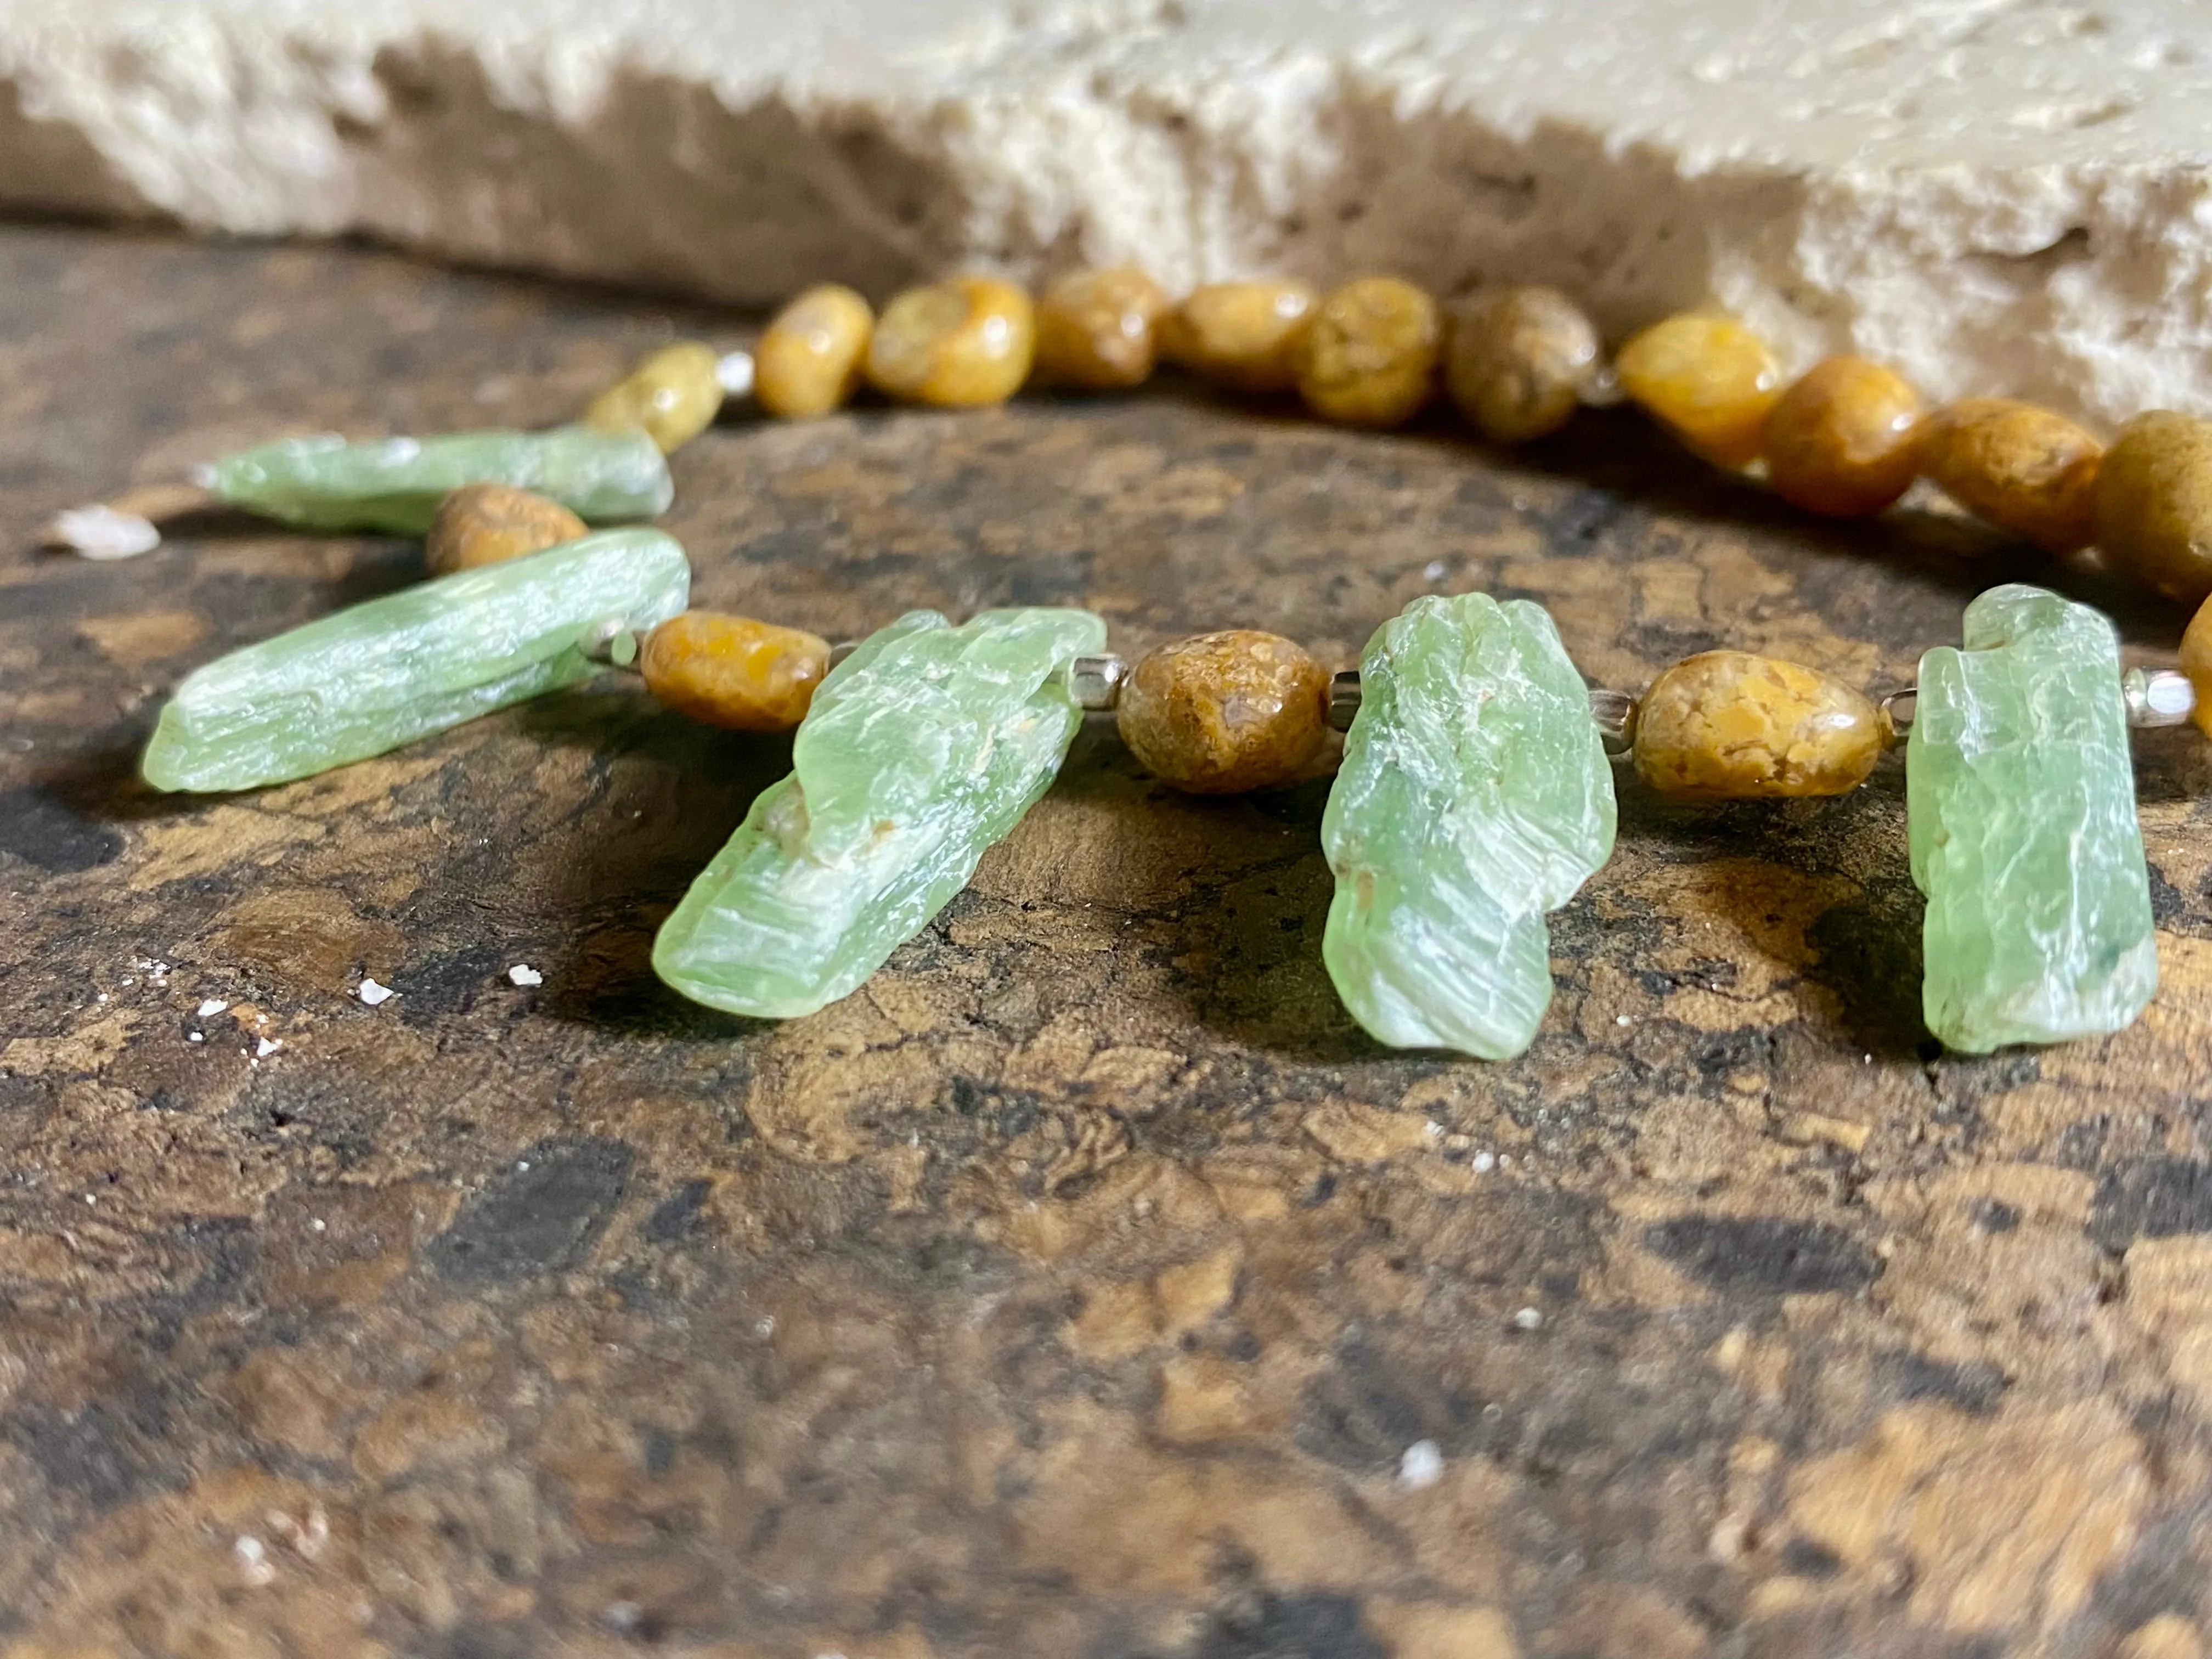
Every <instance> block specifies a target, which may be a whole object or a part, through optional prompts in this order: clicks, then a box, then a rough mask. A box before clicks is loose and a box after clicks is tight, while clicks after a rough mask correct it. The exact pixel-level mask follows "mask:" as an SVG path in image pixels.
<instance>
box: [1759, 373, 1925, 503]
mask: <svg viewBox="0 0 2212 1659" xmlns="http://www.w3.org/2000/svg"><path fill="white" fill-rule="evenodd" d="M1919 423H1920V394H1919V393H1918V392H1915V391H1914V390H1913V389H1912V386H1911V383H1910V382H1909V381H1907V380H1905V377H1904V376H1903V375H1901V374H1895V373H1893V371H1891V370H1889V369H1887V368H1883V367H1882V366H1881V364H1880V363H1870V362H1868V361H1867V360H1866V359H1865V358H1863V357H1830V358H1828V359H1827V360H1826V362H1819V363H1815V364H1814V366H1813V367H1812V368H1810V369H1808V370H1807V371H1806V373H1805V374H1804V375H1803V377H1802V378H1801V379H1800V380H1798V382H1797V384H1796V385H1795V386H1791V387H1790V390H1789V391H1787V392H1784V393H1783V394H1782V398H1781V401H1780V402H1778V403H1777V404H1775V405H1774V409H1773V410H1772V412H1771V413H1770V414H1769V415H1768V416H1767V417H1766V438H1765V445H1766V477H1767V482H1768V483H1771V484H1772V485H1773V486H1774V493H1775V494H1776V495H1779V496H1781V497H1782V499H1783V500H1784V501H1787V502H1789V503H1790V506H1792V507H1803V508H1804V509H1805V511H1807V512H1808V513H1825V514H1826V515H1827V516H1829V517H1831V518H1838V519H1863V518H1866V517H1868V516H1869V515H1870V514H1873V513H1879V512H1881V510H1882V508H1884V507H1887V506H1888V505H1889V504H1890V503H1891V502H1893V501H1895V500H1896V499H1897V498H1898V497H1899V495H1903V494H1905V490H1906V489H1909V488H1911V483H1912V480H1913V478H1914V477H1915V476H1916V475H1917V473H1918V472H1919V471H1920V458H1919V454H1918V452H1917V448H1916V447H1915V445H1914V442H1913V428H1915V427H1917V425H1918V424H1919Z"/></svg>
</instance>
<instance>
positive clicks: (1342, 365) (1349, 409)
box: [1297, 276, 1444, 427]
mask: <svg viewBox="0 0 2212 1659" xmlns="http://www.w3.org/2000/svg"><path fill="white" fill-rule="evenodd" d="M1443 343H1444V327H1443V313H1442V312H1441V311H1439V310H1438V309H1437V302H1436V301H1434V300H1432V299H1431V298H1430V297H1429V296H1428V295H1426V294H1425V293H1423V292H1422V291H1421V290H1420V289H1418V288H1415V287H1414V286H1413V284H1412V283H1404V282H1401V281H1399V280H1398V278H1396V277H1395V276H1365V277H1362V278H1361V279H1360V280H1359V281H1358V282H1356V283H1346V284H1345V285H1344V286H1343V287H1342V288H1340V289H1337V290H1336V291H1335V292H1334V294H1331V295H1329V296H1328V298H1327V299H1325V300H1323V301H1322V302H1321V308H1320V309H1319V310H1318V311H1316V313H1314V319H1313V325H1312V326H1311V327H1310V328H1308V329H1307V330H1306V331H1305V334H1304V337H1303V338H1302V339H1301V340H1300V341H1299V343H1298V350H1297V371H1298V395H1299V396H1300V397H1302V398H1304V399H1305V402H1306V407H1307V408H1308V409H1310V410H1313V412H1314V413H1315V414H1316V415H1318V416H1321V418H1322V419H1323V420H1324V421H1334V422H1337V423H1338V424H1339V425H1340V426H1371V427H1390V426H1403V425H1404V424H1405V423H1406V422H1407V421H1410V420H1412V419H1413V416H1416V415H1418V414H1419V413H1420V412H1421V406H1422V405H1423V404H1426V403H1427V402H1428V401H1429V398H1430V397H1431V395H1432V394H1433V393H1434V392H1435V391H1436V380H1437V361H1438V360H1439V359H1440V358H1441V357H1442V356H1443Z"/></svg>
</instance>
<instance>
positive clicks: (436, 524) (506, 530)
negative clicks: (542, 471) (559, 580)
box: [422, 483, 589, 576]
mask: <svg viewBox="0 0 2212 1659" xmlns="http://www.w3.org/2000/svg"><path fill="white" fill-rule="evenodd" d="M588 528H589V527H588V526H586V524H585V523H584V521H583V520H581V519H580V518H578V517H577V516H576V515H575V514H574V513H571V512H570V511H569V510H568V508H567V507H563V506H562V505H561V503H560V502H558V501H547V500H546V499H545V497H544V496H543V495H532V494H531V493H530V492H529V491H528V490H526V489H515V488H513V486H512V485H510V484H501V483H475V484H463V485H462V486H461V487H460V488H459V489H456V490H455V491H453V494H452V495H448V496H447V497H446V499H445V500H444V501H441V502H439V503H438V516H437V517H436V518H435V519H433V520H430V533H429V535H428V538H425V540H424V542H423V544H422V556H423V562H424V563H426V564H427V565H428V566H429V568H430V574H432V575H434V576H445V575H450V574H452V573H453V572H454V571H456V570H473V569H475V568H477V566H478V565H484V564H504V563H505V562H507V560H509V559H519V558H520V557H522V556H523V555H525V554H526V553H542V552H544V550H546V549H547V548H549V547H558V546H560V545H561V544H562V543H563V542H573V541H574V540H575V539H576V538H578V537H579V536H582V535H585V534H586V533H588Z"/></svg>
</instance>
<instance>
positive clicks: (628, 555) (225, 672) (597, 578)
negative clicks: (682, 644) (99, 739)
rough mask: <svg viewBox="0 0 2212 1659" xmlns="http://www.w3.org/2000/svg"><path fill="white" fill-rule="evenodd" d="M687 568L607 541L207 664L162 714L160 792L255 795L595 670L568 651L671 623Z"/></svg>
mask: <svg viewBox="0 0 2212 1659" xmlns="http://www.w3.org/2000/svg"><path fill="white" fill-rule="evenodd" d="M690 586H691V568H690V564H688V563H687V562H685V560H684V550H683V549H682V548H681V547H679V546H678V544H677V543H676V540H675V538H673V537H671V536H666V535H664V534H663V533H662V532H659V531H658V530H606V531H602V532H599V534H597V535H595V536H586V537H584V538H582V539H581V540H580V541H573V542H569V543H568V544H566V545H564V546H561V547H554V548H548V549H547V550H545V551H544V552H543V553H532V554H531V555H530V556H528V557H526V558H520V559H510V560H508V561H507V562H506V563H504V564H492V565H484V566H483V567H481V568H477V569H474V570H462V571H457V572H455V573H454V574H453V575H450V576H441V577H439V578H438V579H437V580H435V581H427V582H422V583H419V584H418V585H416V586H413V587H410V588H406V589H404V590H402V591H401V592H397V593H393V594H390V595H387V596H386V598H384V599H371V600H369V601H368V603H367V604H365V605H354V606H353V607H351V608H350V609H349V610H345V611H338V612H337V614H335V615H333V616H329V617H323V618H322V619H321V620H320V621H319V622H311V623H307V625H306V626H305V627H302V628H295V629H292V631H291V632H290V633H289V634H280V635H277V636H276V638H275V639H273V640H264V641H262V642H261V643H260V644H259V645H249V646H247V647H246V648H245V649H244V650H242V651H234V652H232V653H230V654H229V655H228V656H227V657H222V658H218V659H216V660H215V661H214V662H211V663H210V664H209V665H207V666H206V667H204V668H202V669H199V670H197V671H195V672H193V673H191V674H190V675H188V676H186V677H185V683H184V684H182V685H180V686H179V687H178V688H177V695H176V696H173V697H172V698H171V699H170V700H169V704H168V707H167V708H164V709H163V710H162V711H161V722H160V724H159V725H157V726H155V728H154V738H153V741H152V742H151V743H149V744H147V745H146V757H145V759H144V761H143V763H141V768H140V769H141V770H142V771H143V772H144V774H145V776H146V781H147V782H149V783H150V784H152V785H153V786H154V787H155V788H156V789H193V790H214V789H252V788H255V787H258V786H259V785H262V784H264V783H282V782H283V781H285V780H287V779H289V778H304V777H309V776H312V775H313V774H315V773H317V772H323V771H327V770H328V769H330V768H331V767H333V766H343V765H344V764H345V763H347V762H349V761H357V760H365V759H367V758H368V757H369V756H371V755H380V754H382V753H384V751H385V750H387V749H397V748H398V746H399V745H400V744H404V743H411V742H413V741H414V740H415V739H416V738H421V737H427V736H428V735H429V734H430V733H431V732H441V731H443V730H445V728H446V727H447V726H458V725H459V724H460V722H461V721H463V720H473V719H474V718H475V717H476V716H477V715H478V714H489V712H490V711H491V710H493V709H495V708H501V707H503V706H504V705H506V704H507V703H511V702H520V701H522V699H524V698H525V697H534V696H538V694H539V693H540V692H543V691H550V690H555V689H556V687H559V686H563V685H568V684H573V683H574V682H575V681H577V680H580V679H584V678H587V677H589V676H591V675H593V674H596V673H599V672H600V671H601V670H600V666H599V665H598V664H597V663H594V662H592V660H591V659H589V658H587V657H586V656H585V655H584V654H583V653H581V652H580V650H579V649H578V648H577V647H578V643H579V641H580V639H581V638H582V636H583V635H584V634H585V633H586V630H587V629H591V628H592V626H594V625H595V624H597V623H601V622H605V621H608V620H611V619H614V618H617V617H619V618H621V619H623V621H625V622H627V623H629V625H630V626H631V627H633V628H637V629H644V628H650V627H651V626H653V624H654V623H660V622H665V621H666V620H667V619H668V618H669V617H673V616H675V615H676V614H677V613H678V612H679V611H682V610H683V609H684V601H685V599H687V597H688V596H689V593H690Z"/></svg>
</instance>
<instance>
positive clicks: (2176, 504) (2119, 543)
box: [2096, 409, 2212, 605]
mask: <svg viewBox="0 0 2212 1659" xmlns="http://www.w3.org/2000/svg"><path fill="white" fill-rule="evenodd" d="M2096 525H2097V550H2098V552H2099V553H2100V554H2102V555H2103V556H2104V561H2105V566H2106V568H2107V569H2109V570H2112V571H2115V572H2117V573H2118V574H2121V575H2123V576H2126V577H2128V578H2130V580H2135V581H2138V582H2141V583H2142V585H2143V586H2145V587H2148V588H2150V589H2152V590H2153V591H2154V592H2160V593H2163V594H2165V595H2166V598H2168V599H2179V600H2181V601H2182V602H2183V603H2184V604H2185V605H2195V604H2197V603H2198V602H2199V601H2201V600H2202V599H2203V598H2204V596H2205V595H2206V594H2208V593H2212V421H2206V420H2201V419H2199V418H2198V417H2197V416H2194V415H2179V414H2176V413H2175V412H2174V411H2173V410H2170V409H2154V410H2151V411H2150V412H2149V413H2148V414H2144V415H2138V416H2136V417H2135V419H2133V420H2132V421H2130V422H2128V423H2127V424H2126V425H2125V426H2124V427H2122V428H2120V435H2119V436H2118V438H2117V439H2115V440H2114V441H2113V443H2112V447H2111V448H2110V449H2108V450H2106V452H2105V462H2104V465H2103V466H2102V467H2100V469H2099V470H2098V473H2097V489H2096Z"/></svg>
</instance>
